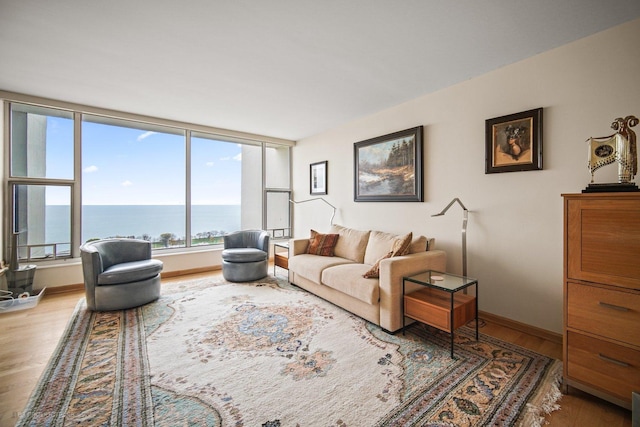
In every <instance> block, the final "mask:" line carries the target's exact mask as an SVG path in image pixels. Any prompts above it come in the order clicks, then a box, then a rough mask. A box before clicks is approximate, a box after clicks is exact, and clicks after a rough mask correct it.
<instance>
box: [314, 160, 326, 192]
mask: <svg viewBox="0 0 640 427" xmlns="http://www.w3.org/2000/svg"><path fill="white" fill-rule="evenodd" d="M328 163H329V162H328V161H326V160H325V161H323V162H316V163H311V165H309V193H310V194H311V195H320V194H327V191H328V187H327V166H328Z"/></svg>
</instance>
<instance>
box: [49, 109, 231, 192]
mask: <svg viewBox="0 0 640 427" xmlns="http://www.w3.org/2000/svg"><path fill="white" fill-rule="evenodd" d="M82 140H83V144H82V180H83V183H82V185H83V194H82V199H83V200H82V201H83V204H87V205H104V204H111V205H114V204H116V205H183V204H184V203H185V180H186V178H185V169H186V166H185V164H186V161H185V158H184V156H185V139H184V136H183V135H182V134H180V135H176V134H171V133H162V132H154V131H148V130H142V129H135V128H125V127H119V126H111V125H106V124H100V123H93V122H88V121H85V122H83V123H82ZM72 150H73V122H72V121H71V120H68V119H62V118H56V117H49V118H48V121H47V177H49V178H67V179H69V178H71V177H72V176H71V174H72V171H73V166H72V163H71V162H70V161H69V158H70V153H71V152H72ZM191 150H192V159H193V160H192V165H191V172H192V189H191V192H192V203H193V204H196V205H212V204H240V185H241V182H240V179H241V148H240V146H239V145H238V144H236V143H228V142H220V141H214V140H210V139H202V138H192V147H191ZM69 171H71V172H69ZM55 199H57V197H56V196H55V195H53V194H52V195H51V196H50V195H49V194H48V200H47V203H48V204H68V198H67V197H64V198H63V200H55Z"/></svg>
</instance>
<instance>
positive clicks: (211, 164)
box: [205, 162, 213, 168]
mask: <svg viewBox="0 0 640 427" xmlns="http://www.w3.org/2000/svg"><path fill="white" fill-rule="evenodd" d="M205 165H206V166H207V167H208V168H210V167H211V166H213V162H207V163H205Z"/></svg>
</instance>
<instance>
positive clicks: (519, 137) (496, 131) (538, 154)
mask: <svg viewBox="0 0 640 427" xmlns="http://www.w3.org/2000/svg"><path fill="white" fill-rule="evenodd" d="M539 169H542V108H536V109H535V110H529V111H523V112H521V113H516V114H510V115H508V116H502V117H496V118H494V119H489V120H487V121H486V123H485V173H497V172H519V171H530V170H539Z"/></svg>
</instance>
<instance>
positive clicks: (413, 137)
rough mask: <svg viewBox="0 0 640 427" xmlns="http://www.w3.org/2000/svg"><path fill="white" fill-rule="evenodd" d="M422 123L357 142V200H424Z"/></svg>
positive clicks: (355, 145) (355, 168)
mask: <svg viewBox="0 0 640 427" xmlns="http://www.w3.org/2000/svg"><path fill="white" fill-rule="evenodd" d="M422 133H423V132H422V126H419V127H415V128H411V129H407V130H403V131H400V132H395V133H392V134H389V135H384V136H379V137H377V138H373V139H368V140H366V141H361V142H356V143H355V144H354V200H355V201H356V202H422V201H423V195H422V193H423V190H422V161H423V159H422Z"/></svg>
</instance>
